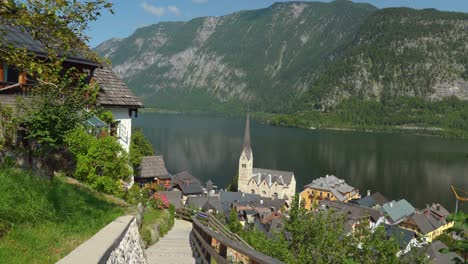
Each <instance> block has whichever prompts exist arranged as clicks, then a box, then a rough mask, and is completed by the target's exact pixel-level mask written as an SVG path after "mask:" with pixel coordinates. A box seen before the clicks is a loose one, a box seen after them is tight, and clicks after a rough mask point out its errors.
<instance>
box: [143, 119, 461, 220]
mask: <svg viewBox="0 0 468 264" xmlns="http://www.w3.org/2000/svg"><path fill="white" fill-rule="evenodd" d="M135 126H138V127H142V128H143V132H144V134H145V135H146V136H147V137H148V138H149V139H150V140H151V142H152V144H153V145H154V147H155V149H156V152H157V153H158V154H163V155H164V158H165V161H166V165H167V167H168V170H169V171H170V172H171V173H178V172H181V171H184V170H189V171H191V172H192V173H193V174H194V175H195V176H197V177H198V178H200V179H201V180H203V181H207V180H208V179H211V180H214V181H215V183H216V184H218V185H219V186H220V187H226V186H227V184H228V183H229V182H230V181H231V178H232V177H233V176H234V175H236V174H237V165H238V164H237V162H238V158H239V154H240V151H241V147H242V141H243V139H242V136H243V129H244V127H243V126H244V120H242V119H226V118H220V117H201V116H186V115H162V114H154V113H143V114H141V115H140V117H139V118H138V119H137V120H136V121H135ZM251 137H252V147H253V155H254V166H255V167H259V168H271V169H279V170H292V171H294V172H295V175H296V179H297V183H298V186H297V190H301V189H302V187H303V186H304V185H305V184H307V183H309V182H310V181H312V180H313V179H315V178H318V177H321V176H324V175H325V174H335V175H337V176H338V177H340V178H344V179H345V180H346V181H347V182H348V183H349V184H350V185H353V186H355V187H357V188H359V189H360V190H361V193H362V194H364V193H365V192H366V190H371V191H380V192H381V193H383V194H384V195H386V196H387V197H388V198H391V199H399V198H406V199H408V200H409V201H410V202H411V203H412V204H413V205H414V206H416V207H420V208H421V207H423V206H425V204H426V203H431V202H436V201H438V202H441V203H442V204H443V205H444V206H446V207H447V209H449V210H453V209H454V206H455V199H454V198H453V195H452V193H451V190H450V184H455V185H457V186H459V187H460V188H464V189H468V158H466V153H468V141H464V140H447V139H440V138H431V137H419V136H409V135H394V134H382V133H361V132H336V131H307V130H301V129H289V128H275V127H269V126H265V125H262V124H259V123H255V122H253V123H252V124H251ZM463 206H464V207H463V209H464V211H467V210H466V208H467V207H468V205H463Z"/></svg>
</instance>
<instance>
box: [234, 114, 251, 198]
mask: <svg viewBox="0 0 468 264" xmlns="http://www.w3.org/2000/svg"><path fill="white" fill-rule="evenodd" d="M252 168H253V154H252V148H251V147H250V120H249V114H247V120H246V121H245V132H244V147H243V149H242V153H241V155H240V158H239V179H238V181H237V186H238V188H237V189H238V190H239V191H240V192H244V193H250V191H249V190H248V186H247V184H248V183H249V180H250V178H252Z"/></svg>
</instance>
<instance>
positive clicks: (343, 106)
mask: <svg viewBox="0 0 468 264" xmlns="http://www.w3.org/2000/svg"><path fill="white" fill-rule="evenodd" d="M261 117H262V118H263V119H266V120H268V123H269V124H271V125H278V126H289V127H301V128H310V127H315V128H344V129H361V130H369V129H370V130H381V131H382V130H383V131H389V130H391V131H405V132H407V131H416V132H418V133H423V134H429V135H441V136H450V137H468V102H466V101H462V100H460V99H458V98H455V97H449V98H445V99H442V100H440V101H426V100H424V99H422V98H419V97H393V98H386V99H383V100H382V101H375V100H361V99H359V98H356V97H350V98H348V99H345V100H343V101H342V102H341V103H339V104H338V105H336V106H335V107H330V108H326V109H325V111H302V112H297V113H295V114H294V115H270V116H268V115H262V116H261Z"/></svg>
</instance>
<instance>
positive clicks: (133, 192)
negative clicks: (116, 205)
mask: <svg viewBox="0 0 468 264" xmlns="http://www.w3.org/2000/svg"><path fill="white" fill-rule="evenodd" d="M125 198H126V199H125V200H126V201H127V203H129V204H133V205H138V204H140V203H144V202H145V201H146V199H145V197H143V196H142V192H141V188H140V186H138V184H133V185H132V187H130V189H128V191H127V194H126V196H125Z"/></svg>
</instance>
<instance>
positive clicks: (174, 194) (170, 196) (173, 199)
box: [158, 191, 183, 209]
mask: <svg viewBox="0 0 468 264" xmlns="http://www.w3.org/2000/svg"><path fill="white" fill-rule="evenodd" d="M158 194H159V195H164V196H166V198H167V200H168V201H169V203H170V204H172V205H174V207H175V209H180V208H182V207H183V206H182V193H181V192H180V191H159V192H158Z"/></svg>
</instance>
